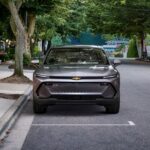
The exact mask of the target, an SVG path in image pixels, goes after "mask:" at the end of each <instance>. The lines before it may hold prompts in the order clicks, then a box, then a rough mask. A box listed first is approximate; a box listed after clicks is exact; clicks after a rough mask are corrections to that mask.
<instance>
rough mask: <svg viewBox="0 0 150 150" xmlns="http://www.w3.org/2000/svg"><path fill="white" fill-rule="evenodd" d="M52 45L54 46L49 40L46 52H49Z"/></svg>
mask: <svg viewBox="0 0 150 150" xmlns="http://www.w3.org/2000/svg"><path fill="white" fill-rule="evenodd" d="M51 45H52V43H51V40H49V41H48V45H47V49H46V51H48V50H49V49H50V47H51Z"/></svg>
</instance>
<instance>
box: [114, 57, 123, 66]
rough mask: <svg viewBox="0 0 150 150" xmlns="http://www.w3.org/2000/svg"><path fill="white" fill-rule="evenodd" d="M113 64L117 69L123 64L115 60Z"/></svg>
mask: <svg viewBox="0 0 150 150" xmlns="http://www.w3.org/2000/svg"><path fill="white" fill-rule="evenodd" d="M113 64H114V66H115V67H117V66H119V65H120V64H121V61H120V60H119V59H115V60H114V63H113Z"/></svg>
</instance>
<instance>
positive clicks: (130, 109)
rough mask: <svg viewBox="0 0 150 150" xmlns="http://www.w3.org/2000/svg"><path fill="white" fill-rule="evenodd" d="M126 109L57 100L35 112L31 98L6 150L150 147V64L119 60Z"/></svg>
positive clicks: (140, 149)
mask: <svg viewBox="0 0 150 150" xmlns="http://www.w3.org/2000/svg"><path fill="white" fill-rule="evenodd" d="M118 70H119V71H120V74H121V109H120V112H119V114H116V115H112V114H106V113H105V109H104V108H103V107H100V106H97V105H86V106H84V105H76V106H74V105H54V106H50V107H49V108H48V111H47V113H46V114H41V115H34V114H33V111H32V98H31V100H30V101H29V102H28V104H27V105H26V106H25V108H24V110H23V112H22V114H21V116H20V117H19V118H18V120H17V122H16V124H15V126H14V127H13V128H12V130H11V132H10V134H9V136H8V137H7V138H6V140H5V142H4V143H3V144H2V145H1V147H0V148H1V149H2V150H19V149H22V150H127V149H128V150H149V149H150V126H149V124H150V117H149V116H150V109H149V106H150V92H149V91H150V90H149V85H150V78H149V74H150V68H149V66H144V65H140V66H138V65H120V66H119V67H118Z"/></svg>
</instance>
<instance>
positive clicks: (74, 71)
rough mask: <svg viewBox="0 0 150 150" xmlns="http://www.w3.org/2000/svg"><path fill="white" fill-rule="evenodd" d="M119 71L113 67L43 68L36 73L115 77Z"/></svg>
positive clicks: (58, 75) (63, 75)
mask: <svg viewBox="0 0 150 150" xmlns="http://www.w3.org/2000/svg"><path fill="white" fill-rule="evenodd" d="M117 73H118V71H117V70H116V69H115V68H114V67H113V66H112V65H107V66H98V65H92V66H63V65H62V66H60V65H59V66H49V67H48V66H43V67H41V68H39V69H37V70H36V71H35V74H37V75H44V76H50V77H73V76H79V77H85V76H86V77H103V76H109V75H115V74H117Z"/></svg>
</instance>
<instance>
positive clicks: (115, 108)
mask: <svg viewBox="0 0 150 150" xmlns="http://www.w3.org/2000/svg"><path fill="white" fill-rule="evenodd" d="M105 108H106V113H109V114H117V113H119V110H120V100H117V101H116V102H115V103H114V104H112V105H109V106H105Z"/></svg>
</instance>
